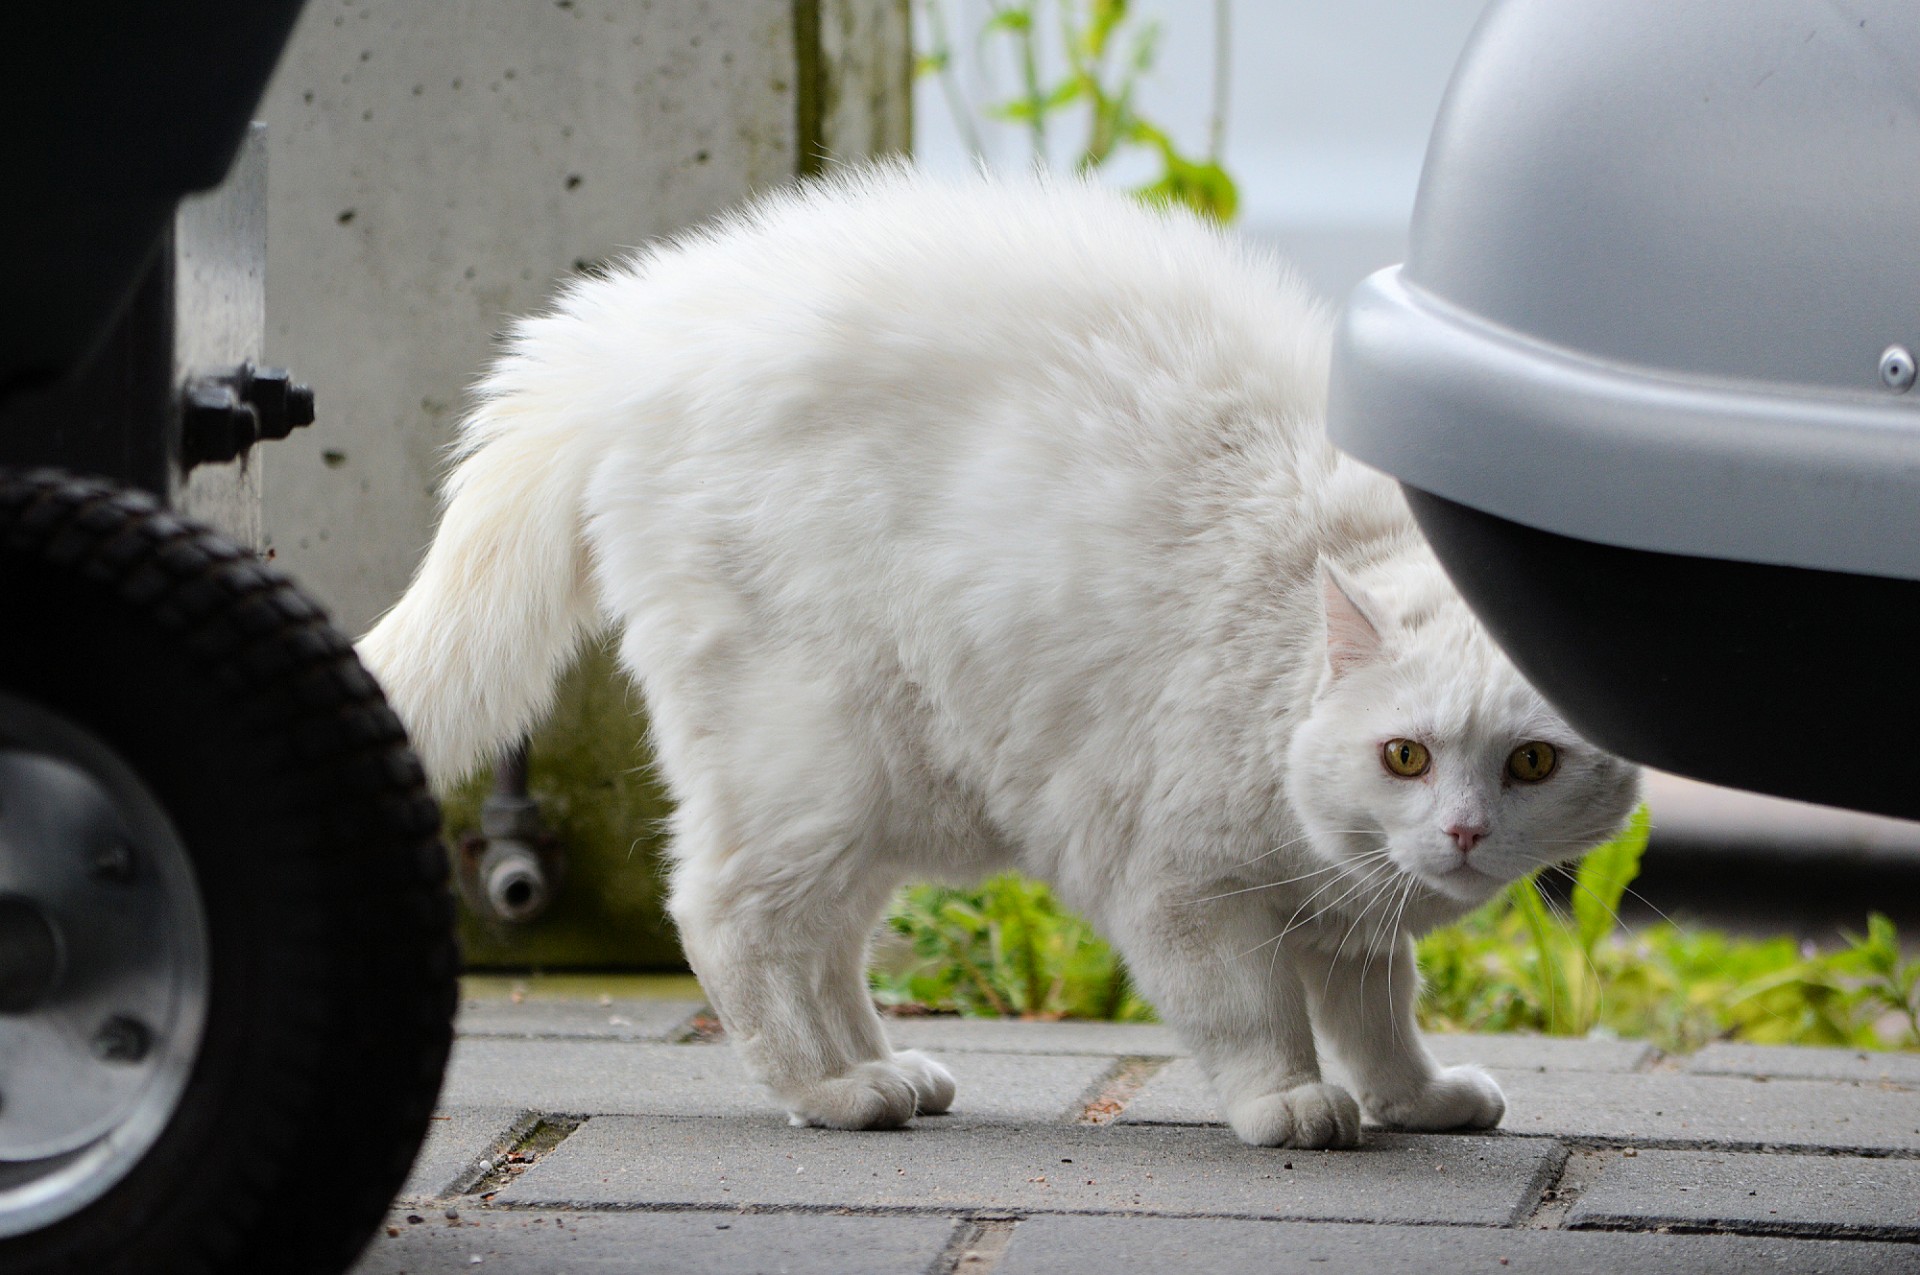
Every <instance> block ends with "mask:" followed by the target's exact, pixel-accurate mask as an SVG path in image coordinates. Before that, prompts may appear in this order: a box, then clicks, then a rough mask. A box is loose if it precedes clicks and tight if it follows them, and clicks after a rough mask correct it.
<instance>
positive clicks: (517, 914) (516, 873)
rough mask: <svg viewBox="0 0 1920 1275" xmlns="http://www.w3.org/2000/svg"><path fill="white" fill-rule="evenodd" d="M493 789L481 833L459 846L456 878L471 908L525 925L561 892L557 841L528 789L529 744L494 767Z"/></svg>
mask: <svg viewBox="0 0 1920 1275" xmlns="http://www.w3.org/2000/svg"><path fill="white" fill-rule="evenodd" d="M493 784H494V786H493V791H492V792H491V793H489V794H488V795H487V799H486V800H485V801H484V802H482V803H481V806H480V833H479V835H478V836H473V837H468V838H466V839H465V840H464V841H463V842H462V843H461V846H460V851H461V853H460V855H459V871H458V872H457V874H456V879H457V880H458V882H459V885H460V891H461V893H462V894H463V895H464V896H465V897H466V900H467V904H468V906H469V907H471V908H473V910H474V911H476V912H478V913H480V914H481V915H482V916H485V917H487V918H489V919H491V920H494V921H500V922H504V923H506V924H508V925H525V924H526V923H527V922H529V921H532V920H534V919H535V918H536V917H538V916H539V915H540V914H541V913H543V912H545V911H546V910H547V907H548V905H549V904H551V903H552V902H553V896H554V894H555V893H556V892H557V891H558V890H559V886H560V876H561V869H562V867H563V863H562V860H561V857H560V852H559V845H558V842H557V840H556V839H555V837H554V836H553V834H552V833H551V832H549V831H548V830H547V827H546V823H545V821H544V820H542V819H541V817H540V805H539V803H538V802H536V801H535V800H534V799H533V797H532V796H531V795H530V794H529V793H528V791H527V743H526V741H524V740H522V741H521V742H520V744H519V746H518V747H516V748H515V749H514V750H513V751H512V752H510V753H508V754H507V755H506V756H505V757H503V758H502V759H501V761H500V764H499V766H497V767H496V768H495V770H494V779H493Z"/></svg>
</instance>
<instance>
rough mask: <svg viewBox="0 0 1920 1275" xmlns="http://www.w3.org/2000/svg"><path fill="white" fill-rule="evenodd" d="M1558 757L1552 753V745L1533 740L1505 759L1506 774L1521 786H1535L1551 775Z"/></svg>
mask: <svg viewBox="0 0 1920 1275" xmlns="http://www.w3.org/2000/svg"><path fill="white" fill-rule="evenodd" d="M1558 760H1559V757H1558V756H1557V755H1556V754H1555V753H1554V751H1553V745H1552V744H1547V743H1542V742H1541V741H1540V740H1537V739H1536V740H1534V741H1533V742H1532V743H1530V744H1522V745H1520V747H1518V748H1516V749H1514V750H1513V752H1512V753H1511V754H1509V755H1508V757H1507V773H1508V774H1509V775H1512V776H1513V777H1514V778H1515V779H1518V780H1519V781H1520V782H1521V783H1523V784H1537V783H1539V782H1540V781H1541V780H1542V779H1545V778H1546V777H1547V776H1548V775H1551V774H1552V773H1553V766H1554V763H1555V762H1557V761H1558Z"/></svg>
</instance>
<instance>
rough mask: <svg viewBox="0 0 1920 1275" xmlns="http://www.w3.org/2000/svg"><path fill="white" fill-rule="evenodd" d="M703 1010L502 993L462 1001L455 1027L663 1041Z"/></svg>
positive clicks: (677, 1004)
mask: <svg viewBox="0 0 1920 1275" xmlns="http://www.w3.org/2000/svg"><path fill="white" fill-rule="evenodd" d="M704 1009H706V1005H705V1004H703V1003H702V1002H700V1001H658V1000H612V1001H610V1002H609V1003H607V1004H605V1005H602V1004H601V1003H600V1002H599V1001H596V1000H535V999H532V998H529V999H527V1000H524V1001H522V1002H521V1003H519V1004H517V1005H516V1004H514V1003H513V1002H512V1001H510V1000H507V999H505V998H501V997H485V998H479V999H475V998H471V997H470V998H468V999H467V1000H465V1001H462V1002H461V1004H460V1012H459V1015H458V1016H457V1017H456V1018H455V1019H454V1024H453V1025H454V1030H455V1031H457V1032H459V1033H460V1034H461V1035H463V1036H516V1037H521V1038H524V1039H530V1040H555V1039H566V1038H587V1039H599V1040H653V1041H667V1040H674V1039H677V1038H678V1037H679V1036H680V1035H681V1034H682V1033H684V1032H685V1031H686V1029H687V1023H688V1021H689V1020H691V1019H692V1018H693V1016H694V1015H695V1014H698V1013H700V1012H701V1011H702V1010H704Z"/></svg>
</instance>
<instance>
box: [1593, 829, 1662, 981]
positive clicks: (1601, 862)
mask: <svg viewBox="0 0 1920 1275" xmlns="http://www.w3.org/2000/svg"><path fill="white" fill-rule="evenodd" d="M1652 826H1653V820H1652V815H1651V814H1650V812H1649V811H1648V809H1647V807H1646V806H1645V805H1644V804H1643V805H1642V806H1641V807H1640V808H1639V809H1638V810H1636V811H1634V812H1633V818H1632V819H1631V820H1629V821H1628V823H1627V826H1626V829H1625V830H1624V831H1623V832H1621V834H1620V835H1619V836H1617V837H1615V838H1614V839H1613V840H1612V841H1609V842H1607V843H1606V844H1604V845H1599V846H1595V847H1594V848H1593V849H1591V850H1589V851H1587V855H1586V857H1585V858H1584V859H1582V860H1580V867H1579V870H1578V871H1577V872H1576V873H1575V875H1574V887H1573V918H1574V924H1575V925H1576V926H1577V927H1578V929H1579V937H1580V949H1581V950H1582V951H1583V952H1586V953H1588V954H1589V955H1591V954H1592V952H1593V950H1594V948H1595V947H1596V946H1597V945H1598V944H1599V942H1600V940H1601V939H1603V938H1605V937H1606V936H1607V935H1609V934H1611V933H1613V928H1614V926H1615V924H1616V923H1617V921H1618V918H1619V915H1620V900H1621V899H1622V898H1623V897H1625V895H1626V892H1627V886H1628V885H1630V884H1632V882H1633V879H1634V878H1635V877H1637V876H1639V875H1640V856H1641V855H1643V854H1645V853H1646V850H1647V835H1648V832H1649V831H1650V830H1651V828H1652Z"/></svg>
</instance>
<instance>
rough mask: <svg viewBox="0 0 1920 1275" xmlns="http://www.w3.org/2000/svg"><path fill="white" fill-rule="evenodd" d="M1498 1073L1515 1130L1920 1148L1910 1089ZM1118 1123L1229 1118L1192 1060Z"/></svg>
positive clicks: (1509, 1128) (1141, 1096)
mask: <svg viewBox="0 0 1920 1275" xmlns="http://www.w3.org/2000/svg"><path fill="white" fill-rule="evenodd" d="M1442 1039H1444V1038H1442ZM1436 1052H1437V1051H1436ZM1491 1070H1492V1072H1493V1075H1494V1076H1495V1078H1496V1079H1498V1080H1499V1081H1500V1086H1501V1088H1502V1089H1504V1090H1505V1091H1506V1095H1507V1118H1506V1120H1505V1121H1503V1122H1502V1125H1501V1127H1502V1128H1503V1129H1504V1130H1505V1131H1506V1132H1508V1133H1518V1134H1528V1135H1545V1136H1548V1137H1557V1138H1594V1139H1607V1140H1611V1141H1619V1142H1626V1143H1640V1144H1659V1143H1703V1144H1711V1145H1727V1146H1745V1147H1758V1146H1768V1147H1780V1148H1803V1149H1818V1150H1837V1151H1846V1150H1857V1151H1920V1101H1916V1099H1915V1098H1914V1096H1913V1095H1912V1094H1911V1093H1908V1092H1906V1091H1904V1090H1897V1089H1889V1090H1883V1089H1880V1088H1878V1087H1867V1086H1854V1085H1835V1084H1825V1083H1821V1082H1818V1081H1803V1080H1778V1081H1770V1082H1768V1083H1765V1084H1761V1083H1756V1082H1755V1081H1754V1080H1752V1079H1750V1078H1739V1077H1728V1076H1694V1075H1685V1074H1679V1073H1673V1072H1654V1073H1649V1074H1632V1073H1614V1074H1604V1075H1603V1074H1595V1073H1581V1072H1572V1071H1566V1072H1556V1071H1548V1072H1538V1071H1511V1070H1507V1069H1504V1068H1497V1067H1496V1068H1492V1069H1491ZM1329 1074H1334V1073H1333V1072H1332V1069H1331V1068H1329ZM1336 1078H1337V1076H1336ZM1117 1123H1121V1124H1217V1123H1219V1115H1218V1114H1217V1106H1216V1104H1215V1102H1214V1099H1213V1092H1212V1090H1211V1089H1210V1088H1208V1086H1207V1082H1206V1078H1205V1076H1204V1075H1203V1074H1202V1073H1201V1071H1200V1067H1199V1065H1198V1064H1197V1063H1195V1062H1194V1061H1193V1060H1192V1059H1188V1058H1182V1059H1176V1060H1175V1061H1173V1062H1171V1063H1168V1064H1167V1066H1166V1067H1165V1068H1163V1069H1162V1070H1160V1071H1159V1072H1158V1073H1156V1074H1155V1075H1154V1076H1153V1077H1152V1078H1151V1079H1150V1080H1148V1081H1147V1083H1146V1085H1145V1086H1143V1087H1142V1089H1141V1091H1140V1093H1138V1094H1137V1095H1135V1097H1134V1099H1133V1101H1131V1102H1130V1103H1128V1104H1127V1108H1126V1110H1125V1111H1123V1112H1121V1114H1120V1116H1119V1117H1118V1121H1117Z"/></svg>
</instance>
